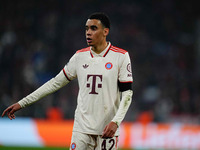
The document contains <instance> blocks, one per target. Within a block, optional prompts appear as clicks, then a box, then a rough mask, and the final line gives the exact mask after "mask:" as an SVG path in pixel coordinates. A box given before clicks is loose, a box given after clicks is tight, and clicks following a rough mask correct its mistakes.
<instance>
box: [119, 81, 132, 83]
mask: <svg viewBox="0 0 200 150" xmlns="http://www.w3.org/2000/svg"><path fill="white" fill-rule="evenodd" d="M119 82H120V83H133V81H123V82H121V81H119Z"/></svg>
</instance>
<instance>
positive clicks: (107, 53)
mask: <svg viewBox="0 0 200 150" xmlns="http://www.w3.org/2000/svg"><path fill="white" fill-rule="evenodd" d="M110 48H111V44H110V47H109V48H108V50H107V51H106V53H105V54H104V55H103V57H106V55H107V54H108V51H109V50H110Z"/></svg>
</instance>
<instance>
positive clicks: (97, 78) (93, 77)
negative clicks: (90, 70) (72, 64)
mask: <svg viewBox="0 0 200 150" xmlns="http://www.w3.org/2000/svg"><path fill="white" fill-rule="evenodd" d="M90 79H91V81H92V82H91V83H87V88H90V87H91V88H92V89H91V91H90V93H89V94H98V93H97V92H96V85H97V87H98V88H102V79H103V76H102V75H91V74H89V75H87V81H89V80H90ZM97 81H98V83H97ZM91 85H92V86H91Z"/></svg>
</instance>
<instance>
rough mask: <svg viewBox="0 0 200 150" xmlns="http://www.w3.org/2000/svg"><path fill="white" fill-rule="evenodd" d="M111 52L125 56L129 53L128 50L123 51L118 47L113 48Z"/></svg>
mask: <svg viewBox="0 0 200 150" xmlns="http://www.w3.org/2000/svg"><path fill="white" fill-rule="evenodd" d="M110 50H111V51H114V52H118V53H122V54H125V53H126V52H127V51H126V50H124V49H121V48H119V47H116V46H112V47H111V48H110Z"/></svg>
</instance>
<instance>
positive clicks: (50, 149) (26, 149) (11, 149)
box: [0, 147, 69, 150]
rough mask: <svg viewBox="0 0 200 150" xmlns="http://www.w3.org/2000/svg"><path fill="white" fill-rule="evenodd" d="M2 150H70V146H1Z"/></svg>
mask: <svg viewBox="0 0 200 150" xmlns="http://www.w3.org/2000/svg"><path fill="white" fill-rule="evenodd" d="M0 150H69V148H57V147H56V148H55V147H0Z"/></svg>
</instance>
